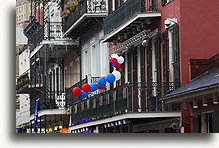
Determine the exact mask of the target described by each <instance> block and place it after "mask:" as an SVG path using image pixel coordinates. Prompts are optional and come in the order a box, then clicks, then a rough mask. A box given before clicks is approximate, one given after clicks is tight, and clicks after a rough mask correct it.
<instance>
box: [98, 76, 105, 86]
mask: <svg viewBox="0 0 219 148" xmlns="http://www.w3.org/2000/svg"><path fill="white" fill-rule="evenodd" d="M97 84H98V86H100V87H104V86H106V79H105V78H103V77H101V78H99V79H98V81H97Z"/></svg>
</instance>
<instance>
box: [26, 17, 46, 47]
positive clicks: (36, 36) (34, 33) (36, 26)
mask: <svg viewBox="0 0 219 148" xmlns="http://www.w3.org/2000/svg"><path fill="white" fill-rule="evenodd" d="M24 35H25V36H26V37H27V38H28V39H29V40H30V41H31V42H32V43H33V44H38V43H40V42H41V41H42V40H43V26H42V25H41V24H40V23H39V22H38V21H37V20H36V19H35V18H34V17H31V18H30V22H29V23H28V25H27V26H26V27H25V28H24Z"/></svg>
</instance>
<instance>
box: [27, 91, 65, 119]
mask: <svg viewBox="0 0 219 148" xmlns="http://www.w3.org/2000/svg"><path fill="white" fill-rule="evenodd" d="M46 94H47V96H46V97H44V96H42V97H40V105H39V111H43V110H51V109H57V110H64V109H65V105H66V99H65V92H64V91H59V92H48V93H46ZM35 101H36V100H35V99H33V100H31V105H30V114H31V115H32V114H34V109H35V103H36V102H35Z"/></svg>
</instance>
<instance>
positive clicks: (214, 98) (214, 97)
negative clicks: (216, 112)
mask: <svg viewBox="0 0 219 148" xmlns="http://www.w3.org/2000/svg"><path fill="white" fill-rule="evenodd" d="M218 103H219V99H218V97H217V94H214V95H213V104H215V105H217V104H218Z"/></svg>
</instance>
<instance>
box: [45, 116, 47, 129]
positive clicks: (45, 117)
mask: <svg viewBox="0 0 219 148" xmlns="http://www.w3.org/2000/svg"><path fill="white" fill-rule="evenodd" d="M46 129H47V128H46V115H45V133H46Z"/></svg>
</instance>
